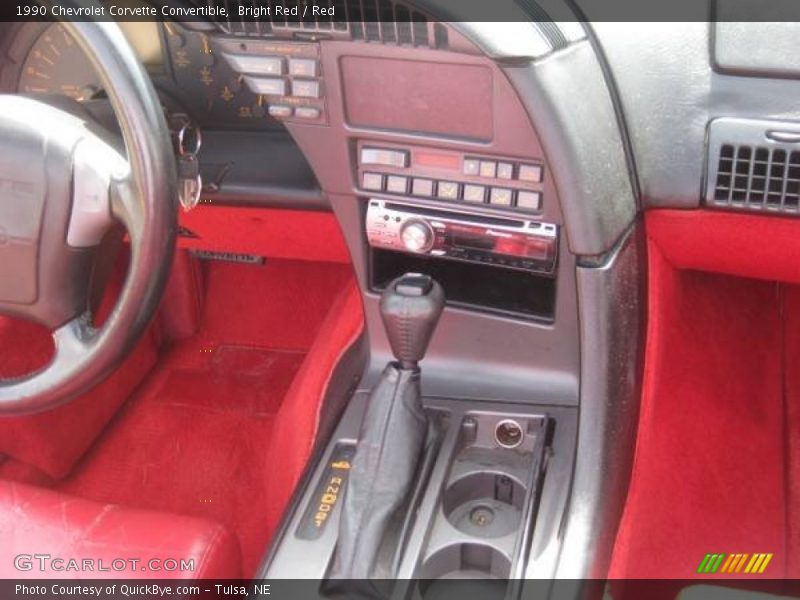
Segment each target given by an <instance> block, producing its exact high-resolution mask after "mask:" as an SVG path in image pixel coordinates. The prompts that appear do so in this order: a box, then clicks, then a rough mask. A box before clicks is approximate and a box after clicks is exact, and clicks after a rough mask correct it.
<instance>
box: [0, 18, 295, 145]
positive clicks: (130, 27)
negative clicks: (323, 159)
mask: <svg viewBox="0 0 800 600" xmlns="http://www.w3.org/2000/svg"><path fill="white" fill-rule="evenodd" d="M120 25H121V27H122V29H123V33H124V34H125V35H126V37H127V38H128V41H129V42H130V43H131V46H132V47H133V48H134V50H135V51H136V53H137V55H138V56H139V58H140V59H141V61H142V63H143V64H144V65H145V67H146V68H147V70H148V72H149V73H150V76H151V78H152V80H153V84H154V85H155V87H156V89H157V90H158V92H159V95H160V96H161V97H162V101H163V102H164V105H165V107H167V109H168V110H169V111H170V112H185V113H186V114H188V115H189V116H190V117H191V118H192V119H194V120H195V121H196V122H197V123H198V124H200V125H201V126H203V127H204V128H206V129H247V130H254V129H275V128H281V127H282V125H281V124H280V123H279V121H278V120H276V119H274V118H273V117H271V116H270V115H269V112H268V105H267V99H266V97H265V96H263V95H261V94H256V93H254V92H252V91H251V90H250V89H249V87H248V86H247V85H246V84H245V81H244V77H243V76H242V75H240V74H239V73H236V72H235V71H234V70H233V69H231V67H230V66H229V64H228V62H227V61H226V60H225V59H224V58H223V56H222V55H221V52H220V51H219V50H218V48H217V45H216V41H215V40H214V38H213V36H209V35H208V34H206V33H203V32H196V31H190V30H188V29H186V28H183V27H181V26H180V25H178V24H176V23H171V22H165V23H121V24H120ZM146 28H147V30H145V29H146ZM8 55H9V56H11V57H18V58H17V60H15V61H14V62H15V63H16V66H17V70H18V72H17V74H16V84H15V90H13V91H17V92H19V93H23V94H57V95H63V96H68V97H70V98H72V99H73V100H76V101H78V102H81V103H84V102H89V101H94V100H102V99H103V98H105V97H106V96H105V92H104V90H103V89H102V83H101V82H100V78H99V77H98V75H97V74H96V73H95V71H94V69H93V67H92V65H91V64H90V63H89V60H88V59H87V58H86V57H85V56H84V55H83V53H82V51H81V50H80V48H79V47H78V46H77V44H76V43H75V42H74V40H72V38H71V37H70V35H69V33H68V31H67V30H66V28H64V26H63V25H61V24H60V23H52V24H41V23H26V24H23V25H21V26H20V28H19V30H18V31H17V32H16V34H15V36H14V39H13V41H12V42H11V46H10V48H9V51H8ZM12 79H13V77H12ZM9 91H12V90H9Z"/></svg>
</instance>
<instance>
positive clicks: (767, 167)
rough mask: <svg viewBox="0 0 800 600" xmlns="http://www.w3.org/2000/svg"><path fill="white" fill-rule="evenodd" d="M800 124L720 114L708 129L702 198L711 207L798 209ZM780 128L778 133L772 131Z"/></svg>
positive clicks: (785, 211)
mask: <svg viewBox="0 0 800 600" xmlns="http://www.w3.org/2000/svg"><path fill="white" fill-rule="evenodd" d="M795 130H797V131H796V135H797V139H798V140H800V126H798V125H796V124H786V123H774V122H768V121H745V120H739V119H724V120H723V119H719V120H718V121H714V122H713V123H712V125H711V128H710V130H709V147H710V150H711V155H710V156H711V160H709V178H708V188H707V190H706V201H707V203H708V204H710V205H712V206H715V207H724V208H733V209H745V210H757V211H768V212H781V213H790V214H800V143H791V142H789V143H786V142H782V141H775V140H776V139H781V137H784V138H785V136H786V135H790V136H791V135H795ZM777 133H780V134H781V135H780V136H779V135H777Z"/></svg>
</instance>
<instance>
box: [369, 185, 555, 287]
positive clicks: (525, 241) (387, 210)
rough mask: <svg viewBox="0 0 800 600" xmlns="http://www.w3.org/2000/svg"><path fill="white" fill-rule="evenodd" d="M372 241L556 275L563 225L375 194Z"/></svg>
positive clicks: (383, 245)
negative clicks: (442, 207) (448, 208)
mask: <svg viewBox="0 0 800 600" xmlns="http://www.w3.org/2000/svg"><path fill="white" fill-rule="evenodd" d="M366 232H367V240H368V241H369V244H370V246H372V247H373V248H382V249H385V250H396V251H399V252H407V253H412V254H423V255H428V256H431V257H439V258H446V259H453V260H460V261H465V262H474V263H481V264H484V265H486V264H488V265H496V266H501V267H506V268H511V269H518V270H524V271H533V272H536V273H543V274H547V275H552V274H553V273H554V271H555V264H556V257H557V254H558V227H557V226H556V225H554V224H551V223H542V222H539V221H531V220H523V219H509V218H497V217H486V216H482V215H476V214H471V213H460V212H450V211H442V210H436V209H429V208H426V207H422V206H417V205H413V204H404V203H401V202H387V201H384V200H377V199H371V200H370V201H369V206H368V208H367V219H366Z"/></svg>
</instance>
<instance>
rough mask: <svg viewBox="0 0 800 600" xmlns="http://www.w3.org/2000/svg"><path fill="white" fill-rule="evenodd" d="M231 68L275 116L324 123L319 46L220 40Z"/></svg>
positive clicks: (262, 41) (264, 41)
mask: <svg viewBox="0 0 800 600" xmlns="http://www.w3.org/2000/svg"><path fill="white" fill-rule="evenodd" d="M219 46H220V48H221V52H222V55H223V57H224V58H225V60H226V61H227V62H228V64H229V65H230V66H231V68H232V69H233V70H234V71H236V72H237V73H239V74H240V75H242V79H243V81H244V83H245V85H246V86H247V87H248V88H249V89H250V91H252V92H253V93H254V94H258V96H259V101H260V102H264V103H265V104H266V106H267V114H269V115H270V116H271V117H273V118H275V119H281V120H290V121H296V122H308V123H326V122H327V114H326V111H325V108H326V107H325V85H324V81H323V76H322V68H321V65H320V56H319V46H318V45H317V44H315V43H308V42H275V41H269V40H232V39H223V40H220V41H219Z"/></svg>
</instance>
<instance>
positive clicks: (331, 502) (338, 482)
mask: <svg viewBox="0 0 800 600" xmlns="http://www.w3.org/2000/svg"><path fill="white" fill-rule="evenodd" d="M355 450H356V449H355V446H354V445H352V444H339V445H337V446H336V447H335V448H334V449H333V452H332V453H331V456H330V458H329V459H328V464H327V465H326V467H325V472H324V474H323V476H322V478H321V479H320V481H319V484H318V485H317V489H316V490H314V497H313V500H312V502H311V504H309V505H308V507H307V508H306V511H305V513H304V514H303V519H302V520H301V521H300V525H299V526H298V528H297V537H299V538H300V539H302V540H316V539H319V538H320V537H321V536H322V534H323V532H324V531H325V527H326V526H327V524H328V521H329V520H330V516H331V514H332V513H333V511H334V509H335V508H336V505H337V504H338V502H339V500H340V499H341V498H342V495H343V494H344V490H345V486H346V485H347V477H348V475H349V474H350V465H351V464H352V461H353V456H354V455H355Z"/></svg>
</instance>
